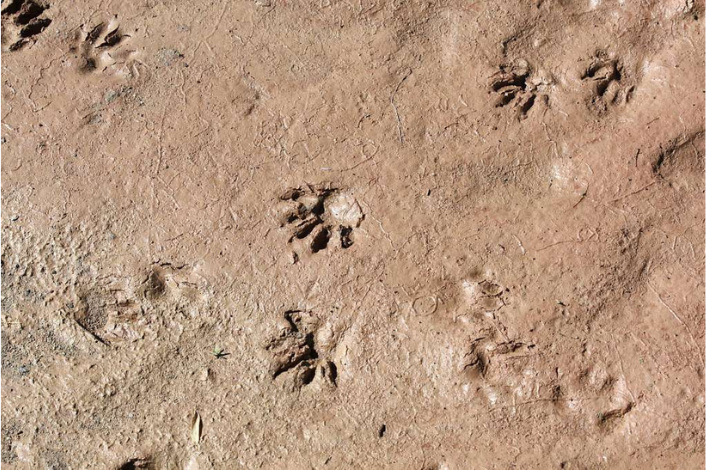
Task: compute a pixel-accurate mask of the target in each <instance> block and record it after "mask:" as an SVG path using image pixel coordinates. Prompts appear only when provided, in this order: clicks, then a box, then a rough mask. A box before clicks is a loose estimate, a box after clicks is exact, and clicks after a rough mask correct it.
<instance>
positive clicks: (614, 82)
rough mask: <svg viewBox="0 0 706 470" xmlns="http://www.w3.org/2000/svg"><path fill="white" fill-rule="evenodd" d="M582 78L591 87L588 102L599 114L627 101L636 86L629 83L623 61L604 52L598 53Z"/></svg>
mask: <svg viewBox="0 0 706 470" xmlns="http://www.w3.org/2000/svg"><path fill="white" fill-rule="evenodd" d="M581 80H583V81H584V83H586V84H589V85H590V87H591V93H590V95H589V97H588V99H587V103H588V107H589V108H590V109H592V110H593V111H594V112H596V113H597V114H603V113H605V112H606V111H607V110H608V107H609V106H619V105H622V104H625V103H627V102H628V101H629V100H630V97H631V95H632V92H633V90H634V86H632V85H630V84H628V83H627V80H626V77H625V70H624V67H623V65H622V63H621V62H620V61H619V60H617V59H614V58H611V57H609V56H608V55H607V54H606V53H604V52H598V53H597V54H596V56H595V57H594V58H593V60H592V61H591V65H589V66H588V68H587V69H586V70H585V71H584V72H583V73H582V74H581Z"/></svg>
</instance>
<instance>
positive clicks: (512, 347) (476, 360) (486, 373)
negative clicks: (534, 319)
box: [461, 330, 534, 381]
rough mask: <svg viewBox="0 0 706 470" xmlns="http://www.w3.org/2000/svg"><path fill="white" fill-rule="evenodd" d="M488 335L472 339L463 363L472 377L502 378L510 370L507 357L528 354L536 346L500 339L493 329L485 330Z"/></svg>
mask: <svg viewBox="0 0 706 470" xmlns="http://www.w3.org/2000/svg"><path fill="white" fill-rule="evenodd" d="M485 333H486V336H482V337H480V338H476V339H474V340H473V341H471V344H470V346H469V348H468V352H467V353H466V354H465V356H464V360H463V363H462V365H461V368H462V371H463V373H464V374H466V375H467V376H468V378H470V379H479V378H483V379H490V380H491V381H496V380H500V379H502V378H503V377H504V375H507V374H508V372H510V369H511V367H509V366H508V365H507V364H505V363H506V362H507V358H512V357H517V356H519V355H522V354H527V353H528V352H529V351H531V350H532V349H533V348H534V345H533V344H531V343H530V344H526V343H523V342H520V341H515V340H504V341H503V340H498V339H497V337H496V334H495V333H494V332H493V331H492V330H488V331H486V332H485ZM491 366H492V367H491Z"/></svg>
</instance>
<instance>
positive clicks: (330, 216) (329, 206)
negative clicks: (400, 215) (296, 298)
mask: <svg viewBox="0 0 706 470" xmlns="http://www.w3.org/2000/svg"><path fill="white" fill-rule="evenodd" d="M276 211H277V219H278V221H279V223H280V227H287V228H289V230H290V231H291V235H290V237H289V239H288V241H287V242H288V243H289V244H291V245H302V244H303V245H304V246H305V247H306V248H308V250H309V251H310V252H311V253H318V252H319V251H321V250H323V249H325V248H327V247H328V246H329V244H330V243H329V242H330V241H331V239H335V240H337V242H338V243H337V244H339V245H340V246H341V248H344V249H345V248H349V247H350V246H351V245H353V229H354V228H356V227H358V226H359V225H360V223H361V221H362V220H363V211H362V209H361V208H360V205H359V204H358V202H357V201H356V200H355V198H353V196H351V195H349V194H345V193H341V192H339V191H338V190H337V189H335V188H331V187H330V186H325V187H313V186H309V185H307V186H306V187H305V188H291V189H288V190H287V191H285V192H284V194H282V195H281V196H280V203H279V204H278V206H277V208H276ZM293 248H295V250H294V256H295V258H294V259H295V260H296V259H298V255H297V251H301V250H297V249H296V247H293Z"/></svg>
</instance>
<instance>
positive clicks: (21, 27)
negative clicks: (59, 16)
mask: <svg viewBox="0 0 706 470" xmlns="http://www.w3.org/2000/svg"><path fill="white" fill-rule="evenodd" d="M47 8H49V5H47V4H44V3H42V2H38V1H34V0H10V1H8V2H7V4H6V5H5V7H4V8H3V9H2V30H3V32H2V42H3V46H5V45H7V44H8V43H9V45H8V46H7V50H8V51H16V50H19V49H22V48H23V47H25V46H26V45H27V44H29V43H30V41H32V40H33V38H34V37H35V36H37V35H38V34H39V33H41V32H42V31H44V30H45V29H46V28H47V26H49V25H50V24H51V20H50V19H49V18H47V17H45V16H43V14H44V11H45V10H46V9H47ZM3 48H4V47H3Z"/></svg>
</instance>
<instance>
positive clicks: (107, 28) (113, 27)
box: [70, 19, 135, 74]
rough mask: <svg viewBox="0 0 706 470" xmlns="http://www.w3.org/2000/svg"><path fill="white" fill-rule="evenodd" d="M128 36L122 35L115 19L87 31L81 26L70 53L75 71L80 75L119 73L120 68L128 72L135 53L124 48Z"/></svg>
mask: <svg viewBox="0 0 706 470" xmlns="http://www.w3.org/2000/svg"><path fill="white" fill-rule="evenodd" d="M129 38H130V35H128V34H123V32H122V30H121V29H120V25H119V24H118V22H117V21H115V19H112V20H110V21H108V22H104V23H99V24H98V25H97V26H94V27H93V28H92V29H90V30H89V31H86V30H84V28H83V26H81V28H80V29H79V31H78V32H77V34H76V39H75V44H74V45H73V46H72V47H71V49H70V52H72V53H73V54H74V61H75V67H76V69H77V70H78V71H79V72H81V73H86V74H88V73H101V72H106V71H109V70H113V71H114V72H119V71H120V68H121V67H125V69H126V70H127V71H128V72H129V71H130V69H131V65H132V62H131V60H130V59H131V58H132V56H133V54H134V53H135V51H134V50H130V49H128V48H126V47H124V46H125V45H126V43H127V41H128V39H129Z"/></svg>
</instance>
